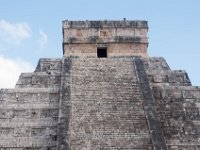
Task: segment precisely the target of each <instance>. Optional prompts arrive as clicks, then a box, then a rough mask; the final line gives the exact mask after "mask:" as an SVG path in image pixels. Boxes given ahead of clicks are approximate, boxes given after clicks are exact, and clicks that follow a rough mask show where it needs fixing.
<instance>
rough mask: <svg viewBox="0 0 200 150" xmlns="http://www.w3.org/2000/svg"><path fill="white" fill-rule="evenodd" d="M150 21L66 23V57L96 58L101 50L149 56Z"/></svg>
mask: <svg viewBox="0 0 200 150" xmlns="http://www.w3.org/2000/svg"><path fill="white" fill-rule="evenodd" d="M147 31H148V25H147V22H146V21H126V20H124V21H67V20H66V21H63V54H64V55H65V56H82V57H85V56H86V55H87V56H88V55H89V56H91V55H92V56H95V57H96V49H97V48H98V47H106V48H107V49H108V57H109V56H112V55H126V56H127V55H129V56H133V55H140V56H147V46H148V38H147Z"/></svg>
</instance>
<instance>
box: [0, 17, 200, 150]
mask: <svg viewBox="0 0 200 150" xmlns="http://www.w3.org/2000/svg"><path fill="white" fill-rule="evenodd" d="M147 32H148V24H147V21H131V20H121V21H110V20H104V21H68V20H66V21H63V58H56V59H52V58H41V59H40V60H39V62H38V65H37V67H36V69H35V71H34V72H32V73H22V74H21V75H20V77H19V80H18V81H17V83H16V86H15V88H13V89H2V90H1V91H0V108H1V109H0V150H199V149H200V87H194V86H192V85H191V82H190V80H189V78H188V75H187V73H186V72H185V71H181V70H171V69H170V67H169V66H168V64H167V63H166V61H165V59H164V58H161V57H159V58H157V57H156V58H155V57H149V56H148V53H147V47H148V37H147Z"/></svg>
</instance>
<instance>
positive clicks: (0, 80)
mask: <svg viewBox="0 0 200 150" xmlns="http://www.w3.org/2000/svg"><path fill="white" fill-rule="evenodd" d="M32 71H33V66H32V65H31V64H30V63H28V62H25V61H23V60H21V59H15V60H13V59H8V58H5V57H3V56H0V88H13V87H14V86H15V84H16V82H17V80H18V78H19V75H20V74H21V73H22V72H32Z"/></svg>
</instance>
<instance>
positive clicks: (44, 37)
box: [38, 30, 48, 49]
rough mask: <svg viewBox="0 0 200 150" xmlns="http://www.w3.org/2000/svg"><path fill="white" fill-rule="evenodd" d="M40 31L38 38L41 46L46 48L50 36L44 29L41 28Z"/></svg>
mask: <svg viewBox="0 0 200 150" xmlns="http://www.w3.org/2000/svg"><path fill="white" fill-rule="evenodd" d="M39 33H40V38H39V40H38V42H39V46H40V49H44V48H45V46H46V44H47V41H48V36H47V34H46V33H45V32H44V31H42V30H40V31H39Z"/></svg>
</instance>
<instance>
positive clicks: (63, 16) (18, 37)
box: [0, 0, 200, 88]
mask: <svg viewBox="0 0 200 150" xmlns="http://www.w3.org/2000/svg"><path fill="white" fill-rule="evenodd" d="M123 18H126V19H127V20H128V19H129V20H135V19H136V20H147V21H148V24H149V33H148V36H149V48H148V52H149V55H150V56H161V57H164V58H165V59H166V60H167V62H168V64H169V65H170V67H171V69H177V70H182V69H183V70H186V71H187V72H188V74H189V77H190V79H191V81H192V83H193V85H200V78H199V76H200V69H199V67H198V66H200V53H199V51H200V44H199V43H200V1H199V0H165V1H164V0H163V1H161V0H123V1H117V0H101V1H94V0H79V1H78V0H73V1H69V0H57V1H53V0H52V1H50V0H32V1H31V0H29V1H28V0H2V1H1V5H0V72H1V73H0V74H1V75H0V88H2V87H11V86H13V85H14V84H15V82H16V80H17V78H18V75H19V72H26V71H32V70H33V69H34V68H35V66H36V65H37V62H38V59H39V58H41V57H62V20H86V19H87V20H99V19H100V20H102V19H103V20H104V19H107V20H108V19H112V20H121V19H123Z"/></svg>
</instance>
